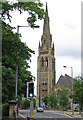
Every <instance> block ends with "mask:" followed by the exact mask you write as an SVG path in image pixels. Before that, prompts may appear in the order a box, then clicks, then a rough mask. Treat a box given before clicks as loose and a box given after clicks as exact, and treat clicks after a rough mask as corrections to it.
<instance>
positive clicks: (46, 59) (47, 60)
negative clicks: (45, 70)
mask: <svg viewBox="0 0 83 120" xmlns="http://www.w3.org/2000/svg"><path fill="white" fill-rule="evenodd" d="M46 67H48V58H47V57H46Z"/></svg>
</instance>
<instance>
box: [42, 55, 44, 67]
mask: <svg viewBox="0 0 83 120" xmlns="http://www.w3.org/2000/svg"><path fill="white" fill-rule="evenodd" d="M42 67H44V58H43V57H42Z"/></svg>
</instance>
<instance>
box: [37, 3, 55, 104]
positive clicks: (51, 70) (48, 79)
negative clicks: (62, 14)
mask: <svg viewBox="0 0 83 120" xmlns="http://www.w3.org/2000/svg"><path fill="white" fill-rule="evenodd" d="M55 82H56V71H55V57H54V43H52V35H51V34H50V26H49V16H48V8H47V4H46V14H45V19H44V25H43V35H42V37H41V42H39V47H38V58H37V98H36V105H37V106H40V101H41V100H42V98H43V97H44V96H48V95H49V94H50V93H51V92H52V91H53V90H54V89H55Z"/></svg>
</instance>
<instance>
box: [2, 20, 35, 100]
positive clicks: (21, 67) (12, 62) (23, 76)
mask: <svg viewBox="0 0 83 120" xmlns="http://www.w3.org/2000/svg"><path fill="white" fill-rule="evenodd" d="M17 52H18V54H17ZM2 53H3V54H2V70H3V71H2V93H3V94H2V98H3V102H5V101H8V100H11V99H13V98H14V97H15V76H16V75H15V74H16V66H18V71H19V72H18V94H19V95H21V94H22V93H23V92H24V89H25V86H26V82H28V81H29V78H30V76H31V73H30V72H29V71H28V70H27V69H28V68H29V65H28V63H27V60H29V59H30V57H31V53H34V51H32V50H31V49H29V48H28V47H27V46H26V44H24V43H22V42H21V41H20V39H19V36H18V34H17V33H15V34H14V33H13V32H12V28H11V27H10V25H8V24H6V23H5V22H2Z"/></svg>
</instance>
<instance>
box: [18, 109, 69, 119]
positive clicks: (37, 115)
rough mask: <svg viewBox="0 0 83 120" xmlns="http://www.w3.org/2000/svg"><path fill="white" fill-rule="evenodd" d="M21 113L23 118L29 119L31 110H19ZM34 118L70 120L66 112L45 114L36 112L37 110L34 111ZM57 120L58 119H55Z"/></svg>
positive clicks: (46, 112) (48, 112)
mask: <svg viewBox="0 0 83 120" xmlns="http://www.w3.org/2000/svg"><path fill="white" fill-rule="evenodd" d="M19 113H20V115H21V116H22V117H24V118H27V117H28V116H29V110H19ZM33 118H35V119H36V118H39V119H41V118H43V119H46V118H50V119H52V120H53V118H69V117H68V116H66V115H65V114H64V112H55V111H45V112H36V110H34V111H33ZM55 120H56V119H55Z"/></svg>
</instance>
